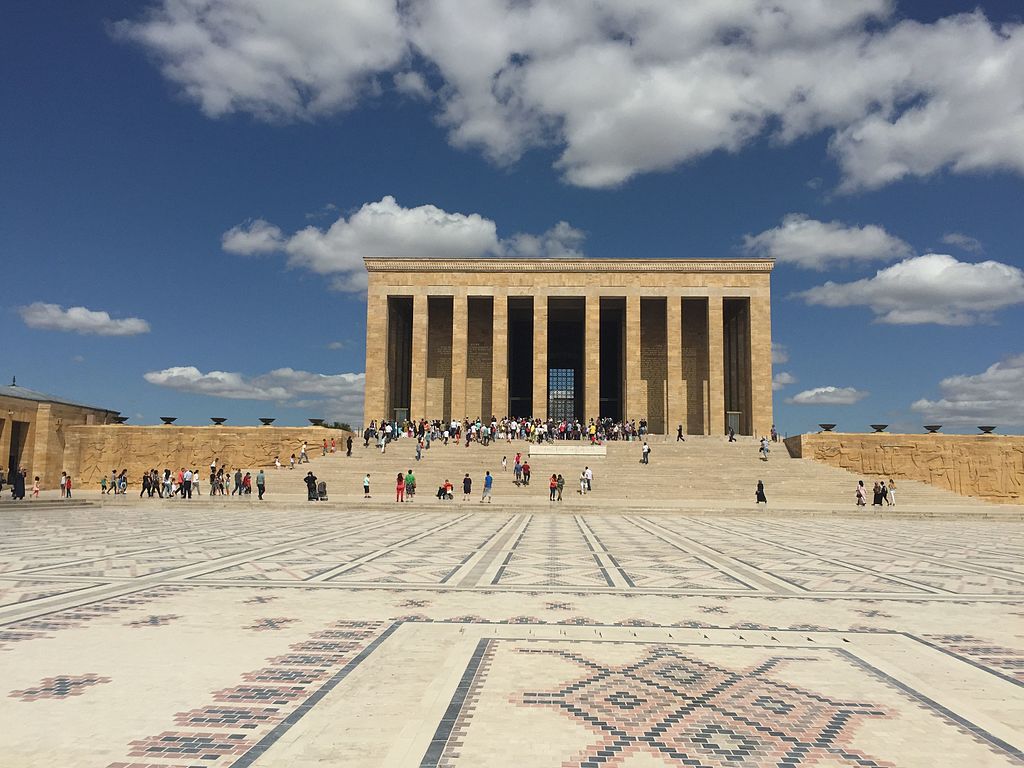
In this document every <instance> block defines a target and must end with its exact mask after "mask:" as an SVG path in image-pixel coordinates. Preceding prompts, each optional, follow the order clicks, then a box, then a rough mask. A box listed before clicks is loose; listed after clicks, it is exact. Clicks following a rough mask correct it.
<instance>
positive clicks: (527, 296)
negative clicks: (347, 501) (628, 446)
mask: <svg viewBox="0 0 1024 768" xmlns="http://www.w3.org/2000/svg"><path fill="white" fill-rule="evenodd" d="M364 261H365V263H366V269H367V272H368V274H369V286H368V291H367V323H366V397H365V411H364V419H365V421H366V422H369V421H370V420H371V419H381V418H388V419H399V420H401V419H404V418H413V419H418V418H428V419H446V420H447V419H452V418H455V419H463V418H470V419H475V418H477V417H480V418H484V419H487V418H489V417H490V416H492V415H493V416H497V417H498V418H501V417H503V416H516V417H533V418H552V419H561V418H563V417H568V418H573V417H574V418H578V419H580V420H581V421H583V422H584V423H586V422H588V421H589V420H590V419H595V418H598V417H601V418H605V417H607V418H611V419H614V420H616V421H618V420H623V419H626V420H630V419H636V420H638V421H639V420H641V419H646V420H647V422H648V425H649V430H650V431H651V432H652V433H668V432H674V431H675V430H676V428H677V426H678V425H682V427H683V430H684V431H685V432H686V433H687V434H698V435H699V434H707V435H721V434H724V433H725V432H726V431H727V429H728V427H729V426H730V425H731V426H732V427H733V428H734V429H735V430H736V433H737V434H745V435H764V434H767V433H768V432H769V430H770V429H771V425H772V388H771V376H772V373H771V301H770V277H771V271H772V267H773V266H774V264H773V262H772V261H771V260H767V259H742V260H740V259H736V260H731V259H729V260H727V259H722V260H717V259H716V260H695V259H647V260H644V259H515V260H503V259H387V258H367V259H365V260H364Z"/></svg>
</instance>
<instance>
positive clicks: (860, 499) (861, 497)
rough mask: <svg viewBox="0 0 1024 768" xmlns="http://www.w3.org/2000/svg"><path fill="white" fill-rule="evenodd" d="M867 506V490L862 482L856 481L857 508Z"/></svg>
mask: <svg viewBox="0 0 1024 768" xmlns="http://www.w3.org/2000/svg"><path fill="white" fill-rule="evenodd" d="M867 504H868V490H867V488H865V487H864V481H863V480H858V481H857V506H858V507H866V506H867Z"/></svg>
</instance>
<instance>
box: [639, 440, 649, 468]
mask: <svg viewBox="0 0 1024 768" xmlns="http://www.w3.org/2000/svg"><path fill="white" fill-rule="evenodd" d="M640 463H641V464H650V463H651V446H649V445H648V444H647V441H646V440H644V447H643V448H641V449H640Z"/></svg>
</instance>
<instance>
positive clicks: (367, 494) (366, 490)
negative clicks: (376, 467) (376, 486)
mask: <svg viewBox="0 0 1024 768" xmlns="http://www.w3.org/2000/svg"><path fill="white" fill-rule="evenodd" d="M363 498H364V499H368V498H370V473H369V472H367V473H366V477H364V478H363Z"/></svg>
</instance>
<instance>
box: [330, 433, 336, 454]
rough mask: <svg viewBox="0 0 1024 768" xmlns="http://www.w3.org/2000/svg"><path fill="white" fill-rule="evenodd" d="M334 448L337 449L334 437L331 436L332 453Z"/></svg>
mask: <svg viewBox="0 0 1024 768" xmlns="http://www.w3.org/2000/svg"><path fill="white" fill-rule="evenodd" d="M336 450H337V443H335V442H334V438H333V437H332V438H331V453H334V452H335V451H336Z"/></svg>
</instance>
